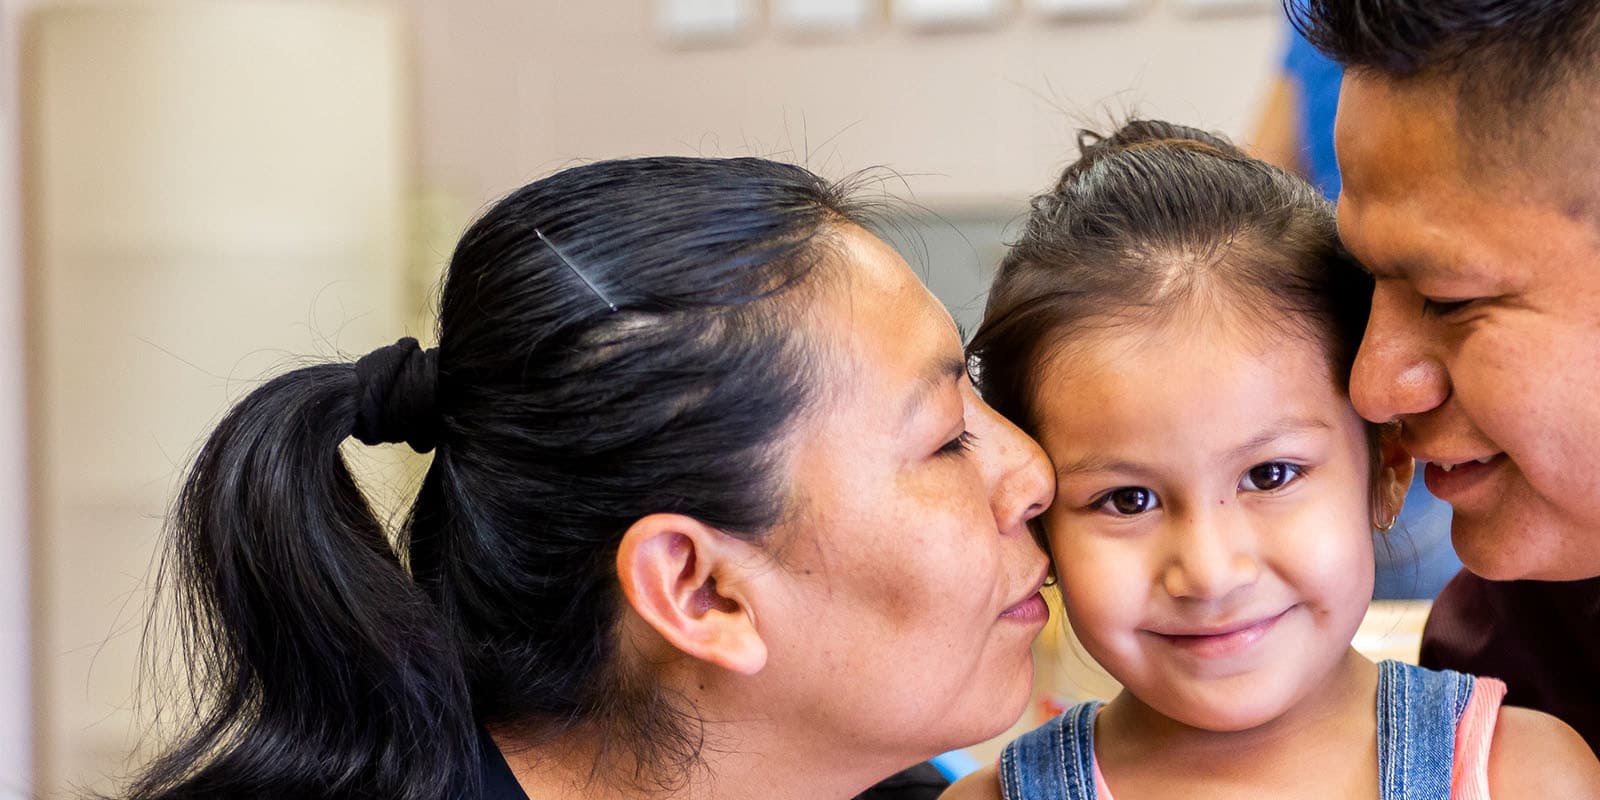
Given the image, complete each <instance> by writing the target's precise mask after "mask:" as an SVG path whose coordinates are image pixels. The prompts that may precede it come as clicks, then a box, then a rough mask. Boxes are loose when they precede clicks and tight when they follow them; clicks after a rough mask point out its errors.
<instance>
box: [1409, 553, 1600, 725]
mask: <svg viewBox="0 0 1600 800" xmlns="http://www.w3.org/2000/svg"><path fill="white" fill-rule="evenodd" d="M1422 665H1423V666H1425V667H1430V668H1433V669H1453V670H1457V671H1460V672H1469V673H1472V674H1474V675H1487V676H1491V677H1495V678H1499V679H1501V680H1503V681H1505V682H1506V687H1507V689H1508V691H1507V693H1506V700H1505V702H1506V704H1507V705H1513V706H1522V707H1524V708H1532V709H1537V710H1539V711H1543V712H1545V713H1547V714H1550V715H1552V716H1555V717H1557V718H1559V719H1561V720H1562V721H1564V722H1566V723H1567V724H1568V725H1571V726H1572V727H1573V728H1575V729H1576V730H1577V731H1578V733H1579V734H1580V735H1582V736H1583V738H1584V740H1585V741H1587V742H1588V743H1589V748H1590V749H1591V750H1594V751H1595V752H1596V753H1600V578H1591V579H1588V580H1582V581H1570V582H1564V583H1547V582H1544V581H1504V582H1501V581H1488V580H1484V579H1483V578H1480V577H1478V576H1476V575H1473V574H1472V573H1470V572H1467V571H1466V570H1462V571H1461V573H1460V574H1459V575H1456V577H1455V578H1454V579H1452V580H1451V581H1450V583H1449V584H1448V585H1446V586H1445V587H1444V591H1442V592H1440V593H1439V596H1438V598H1436V599H1435V600H1434V601H1433V611H1432V613H1430V614H1429V615H1428V624H1427V626H1426V627H1424V628H1423V631H1422Z"/></svg>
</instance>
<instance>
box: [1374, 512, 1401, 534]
mask: <svg viewBox="0 0 1600 800" xmlns="http://www.w3.org/2000/svg"><path fill="white" fill-rule="evenodd" d="M1398 521H1400V515H1399V514H1396V515H1394V516H1392V517H1390V518H1389V521H1388V522H1379V521H1378V520H1377V519H1373V520H1372V524H1373V527H1375V528H1377V529H1378V530H1379V531H1381V532H1383V533H1388V532H1389V531H1392V530H1394V524H1395V523H1396V522H1398Z"/></svg>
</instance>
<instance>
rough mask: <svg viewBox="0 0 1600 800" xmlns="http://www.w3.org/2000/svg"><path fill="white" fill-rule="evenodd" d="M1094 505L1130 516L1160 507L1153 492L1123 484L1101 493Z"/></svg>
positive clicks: (1141, 487) (1159, 502)
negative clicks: (1119, 487) (1118, 487)
mask: <svg viewBox="0 0 1600 800" xmlns="http://www.w3.org/2000/svg"><path fill="white" fill-rule="evenodd" d="M1094 505H1095V508H1098V509H1102V510H1105V511H1109V512H1111V513H1113V514H1120V515H1122V516H1125V517H1131V516H1134V515H1135V514H1143V513H1145V512H1146V511H1151V510H1153V509H1156V508H1158V507H1160V505H1161V501H1160V500H1157V499H1156V493H1155V492H1152V491H1150V490H1149V489H1146V488H1144V487H1143V486H1124V487H1122V488H1121V489H1112V490H1111V491H1109V492H1106V493H1105V494H1104V495H1101V497H1100V499H1099V500H1096V501H1095V504H1094Z"/></svg>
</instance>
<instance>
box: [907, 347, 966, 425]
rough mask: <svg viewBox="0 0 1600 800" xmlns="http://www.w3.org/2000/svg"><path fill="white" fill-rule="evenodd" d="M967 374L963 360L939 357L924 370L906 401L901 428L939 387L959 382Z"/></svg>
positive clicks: (964, 360) (952, 357) (915, 414)
mask: <svg viewBox="0 0 1600 800" xmlns="http://www.w3.org/2000/svg"><path fill="white" fill-rule="evenodd" d="M966 374H967V362H966V359H964V358H958V357H955V356H948V357H940V358H939V359H938V360H936V361H934V362H933V364H932V365H930V366H929V367H928V369H926V370H924V371H923V373H922V377H921V378H920V379H919V380H918V381H917V388H916V391H914V392H913V393H912V394H911V397H909V398H908V399H907V400H906V407H905V413H904V414H903V415H902V416H901V426H902V427H903V426H905V425H907V424H909V423H910V422H911V420H912V419H914V418H915V417H916V416H917V413H918V412H920V411H921V410H922V407H923V406H925V405H927V404H928V398H929V397H931V396H932V395H933V393H934V392H936V391H938V390H939V387H941V386H944V385H945V384H947V383H950V382H953V381H959V380H961V376H963V375H966Z"/></svg>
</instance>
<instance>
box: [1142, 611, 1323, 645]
mask: <svg viewBox="0 0 1600 800" xmlns="http://www.w3.org/2000/svg"><path fill="white" fill-rule="evenodd" d="M1291 610H1293V606H1291V607H1290V608H1286V609H1284V610H1283V611H1280V612H1278V613H1276V614H1272V615H1270V616H1266V617H1257V618H1255V619H1253V620H1247V621H1243V622H1236V623H1227V624H1223V625H1209V626H1207V625H1196V626H1188V627H1185V626H1173V627H1163V628H1161V629H1160V630H1151V631H1149V632H1150V633H1151V634H1154V635H1155V636H1157V637H1158V638H1160V639H1161V640H1162V641H1164V642H1166V643H1167V644H1170V645H1172V646H1173V647H1175V648H1177V649H1178V650H1181V651H1183V652H1185V653H1188V654H1190V655H1194V656H1198V657H1200V658H1223V657H1225V656H1231V655H1236V654H1238V653H1241V652H1243V651H1245V650H1246V649H1248V648H1249V647H1250V646H1251V645H1254V644H1255V643H1256V642H1259V641H1261V640H1262V639H1263V638H1264V637H1265V636H1266V635H1267V634H1268V633H1270V632H1271V631H1272V629H1273V627H1275V626H1276V625H1277V624H1278V621H1279V620H1281V619H1283V617H1284V615H1286V614H1288V613H1289V612H1290V611H1291Z"/></svg>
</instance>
